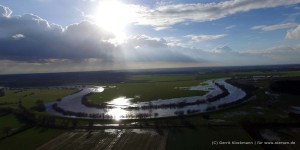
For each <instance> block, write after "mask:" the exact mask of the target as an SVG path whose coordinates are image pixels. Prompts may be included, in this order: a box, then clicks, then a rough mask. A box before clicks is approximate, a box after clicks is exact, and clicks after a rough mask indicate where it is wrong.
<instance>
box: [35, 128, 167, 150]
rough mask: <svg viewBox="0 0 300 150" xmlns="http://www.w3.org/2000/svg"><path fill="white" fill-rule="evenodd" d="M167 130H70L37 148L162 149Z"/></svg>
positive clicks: (83, 149)
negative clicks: (159, 131)
mask: <svg viewBox="0 0 300 150" xmlns="http://www.w3.org/2000/svg"><path fill="white" fill-rule="evenodd" d="M166 141H167V132H166V131H163V132H161V133H158V132H156V131H155V130H150V129H147V130H145V129H144V130H141V129H130V130H129V129H122V130H118V129H106V130H97V131H89V132H87V131H85V130H82V131H79V130H77V131H72V132H66V133H63V134H62V135H60V136H58V137H56V138H54V139H52V140H51V141H49V142H48V143H46V144H44V145H42V146H40V147H39V148H38V149H39V150H42V149H43V150H53V149H64V150H71V149H78V150H87V149H89V150H93V149H95V150H98V149H103V150H111V149H116V150H121V149H124V150H127V149H128V150H129V149H130V150H141V149H143V150H154V149H155V150H163V149H165V147H166Z"/></svg>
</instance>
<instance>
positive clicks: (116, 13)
mask: <svg viewBox="0 0 300 150" xmlns="http://www.w3.org/2000/svg"><path fill="white" fill-rule="evenodd" d="M93 16H94V17H93V20H94V22H95V23H96V24H97V25H98V26H100V27H101V28H103V29H105V30H107V31H109V32H111V33H113V34H115V36H116V39H114V40H116V42H118V43H119V42H122V40H124V38H126V27H127V26H128V25H129V24H130V23H132V22H133V21H134V19H135V12H134V11H133V9H132V8H131V6H130V5H126V4H123V3H121V2H120V1H117V0H103V1H100V2H99V3H98V6H97V7H96V11H95V12H94V13H93Z"/></svg>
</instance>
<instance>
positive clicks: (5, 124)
mask: <svg viewBox="0 0 300 150" xmlns="http://www.w3.org/2000/svg"><path fill="white" fill-rule="evenodd" d="M24 125H25V124H24V123H22V122H20V121H19V120H18V119H17V118H16V117H15V116H14V115H13V114H8V115H5V116H1V117H0V138H1V137H4V136H6V134H7V132H8V134H10V133H12V132H14V131H15V130H17V129H18V128H20V127H22V126H24ZM7 130H8V131H7Z"/></svg>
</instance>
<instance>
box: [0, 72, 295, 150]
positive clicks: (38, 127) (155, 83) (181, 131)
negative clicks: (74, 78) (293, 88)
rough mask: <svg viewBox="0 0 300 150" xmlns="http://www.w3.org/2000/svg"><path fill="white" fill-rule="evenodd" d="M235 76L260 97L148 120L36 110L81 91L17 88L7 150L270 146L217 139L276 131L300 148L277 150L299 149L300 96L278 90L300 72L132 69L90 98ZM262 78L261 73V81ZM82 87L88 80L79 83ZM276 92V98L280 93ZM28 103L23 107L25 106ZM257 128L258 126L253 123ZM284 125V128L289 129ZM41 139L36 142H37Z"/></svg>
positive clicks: (8, 101)
mask: <svg viewBox="0 0 300 150" xmlns="http://www.w3.org/2000/svg"><path fill="white" fill-rule="evenodd" d="M228 76H229V77H235V79H234V80H233V81H232V84H234V85H236V86H238V87H241V88H243V89H244V90H246V91H247V92H250V93H251V94H252V95H253V97H252V98H251V99H250V100H249V101H246V102H245V103H241V104H238V105H234V106H231V107H228V108H226V109H222V110H217V111H212V112H209V113H200V114H191V115H184V116H178V117H168V118H155V119H140V120H126V119H125V120H101V119H82V118H64V117H60V116H55V115H52V114H49V113H47V112H45V111H41V112H40V111H36V110H35V109H34V108H35V107H36V106H37V101H39V100H40V101H43V102H51V101H56V100H57V99H59V98H62V97H64V96H67V95H70V94H72V93H74V92H77V91H78V90H75V89H64V88H61V89H56V88H51V87H47V88H38V87H32V88H28V87H26V88H11V89H9V90H8V89H6V90H5V95H4V96H1V97H0V104H1V105H0V108H1V112H0V115H1V116H0V122H1V124H0V128H1V133H0V138H1V139H0V149H1V150H2V149H4V150H6V149H18V148H19V145H21V144H22V145H24V146H22V149H36V148H38V149H74V148H76V149H117V150H118V149H175V150H176V149H224V146H225V148H227V149H264V148H270V147H268V146H265V145H261V146H257V145H247V146H245V145H223V146H220V145H212V141H224V142H226V141H245V142H247V141H249V142H250V141H257V140H265V141H267V140H266V139H262V135H261V134H260V133H263V132H265V131H268V132H269V130H271V131H272V132H274V133H276V134H277V135H278V136H279V137H280V138H281V139H283V140H284V141H296V145H289V146H288V145H286V146H283V145H277V146H275V147H271V148H282V149H289V148H290V149H293V148H295V147H297V146H298V145H297V143H299V142H298V141H299V137H298V133H299V129H298V128H295V127H294V125H297V124H299V119H298V118H297V117H292V116H290V115H289V112H290V110H291V107H292V106H296V107H299V106H300V105H299V101H298V100H299V95H293V94H289V93H280V94H273V95H270V94H268V92H269V93H272V92H270V86H271V84H272V83H273V82H275V81H278V80H285V79H292V80H298V79H299V71H286V70H284V71H248V72H247V71H243V72H239V71H233V72H230V71H229V72H225V73H224V72H222V71H220V72H211V73H208V72H205V71H201V72H199V71H197V72H195V73H193V74H191V73H186V74H185V73H181V74H180V73H170V74H141V73H139V74H129V75H126V78H125V79H124V80H122V81H121V82H118V83H115V82H113V83H105V84H99V83H96V84H95V85H98V86H105V91H104V92H102V93H94V94H92V95H90V96H88V99H89V100H90V101H91V102H93V103H98V104H99V103H104V102H107V101H109V100H112V99H114V98H117V97H120V96H124V97H127V98H133V100H132V101H133V102H140V101H151V100H155V99H168V98H174V97H188V96H196V95H197V96H199V95H204V94H205V92H204V91H190V90H186V89H179V88H178V87H190V86H195V85H199V84H201V83H203V82H204V81H206V80H208V79H215V78H223V77H228ZM255 76H258V77H257V78H255ZM77 85H81V84H79V83H78V84H77ZM274 95H275V96H274ZM20 105H21V106H22V107H20ZM249 126H250V128H249ZM281 126H283V127H281ZM32 141H35V142H32Z"/></svg>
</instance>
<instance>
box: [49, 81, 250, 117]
mask: <svg viewBox="0 0 300 150" xmlns="http://www.w3.org/2000/svg"><path fill="white" fill-rule="evenodd" d="M226 79H227V78H223V79H217V80H208V81H206V82H205V83H204V84H202V85H197V86H193V87H181V88H182V89H185V90H186V89H188V90H204V91H207V93H206V94H205V95H202V96H191V97H181V98H171V99H158V100H153V101H149V102H137V103H133V102H132V101H131V100H132V98H126V97H119V98H116V99H113V100H112V101H109V102H107V104H108V105H109V106H112V108H109V109H108V108H101V109H100V108H91V107H87V106H85V105H83V104H82V103H81V99H82V97H83V96H84V95H86V94H89V93H91V92H103V91H104V90H105V88H104V87H101V86H94V87H86V88H83V89H82V90H81V91H80V92H78V93H75V94H73V95H69V96H66V97H64V98H62V100H61V101H55V102H50V103H47V104H46V108H47V111H48V112H49V113H52V114H55V115H60V116H63V114H61V113H59V112H56V111H55V110H54V109H53V108H52V105H53V104H54V103H57V105H58V107H60V108H62V109H64V110H66V111H72V112H83V113H87V114H103V115H107V116H111V119H115V120H120V119H137V116H138V115H139V117H141V115H142V116H143V117H142V118H159V117H171V116H177V115H179V114H180V115H186V114H188V113H189V112H196V113H201V112H206V111H207V108H208V107H210V108H211V107H216V109H218V106H220V105H222V104H226V103H231V102H235V101H237V100H240V99H242V98H243V97H245V96H246V93H245V92H244V91H243V90H241V89H240V88H238V87H235V86H233V85H231V84H229V83H227V82H225V80H226ZM215 83H218V84H219V85H223V86H224V87H225V88H226V89H227V90H228V92H229V95H227V96H225V97H223V98H220V99H218V100H216V101H213V102H207V101H206V100H207V99H208V98H209V97H214V96H217V95H219V94H221V93H222V90H221V89H220V88H219V87H218V86H216V84H215ZM137 94H138V93H137ZM197 101H206V102H205V103H201V104H194V105H187V106H184V107H164V108H161V107H159V108H148V109H127V108H128V107H142V106H149V105H150V106H151V105H152V106H153V105H157V106H161V105H168V104H178V103H182V102H185V103H193V102H197ZM66 117H72V116H66ZM73 117H75V116H73Z"/></svg>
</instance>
